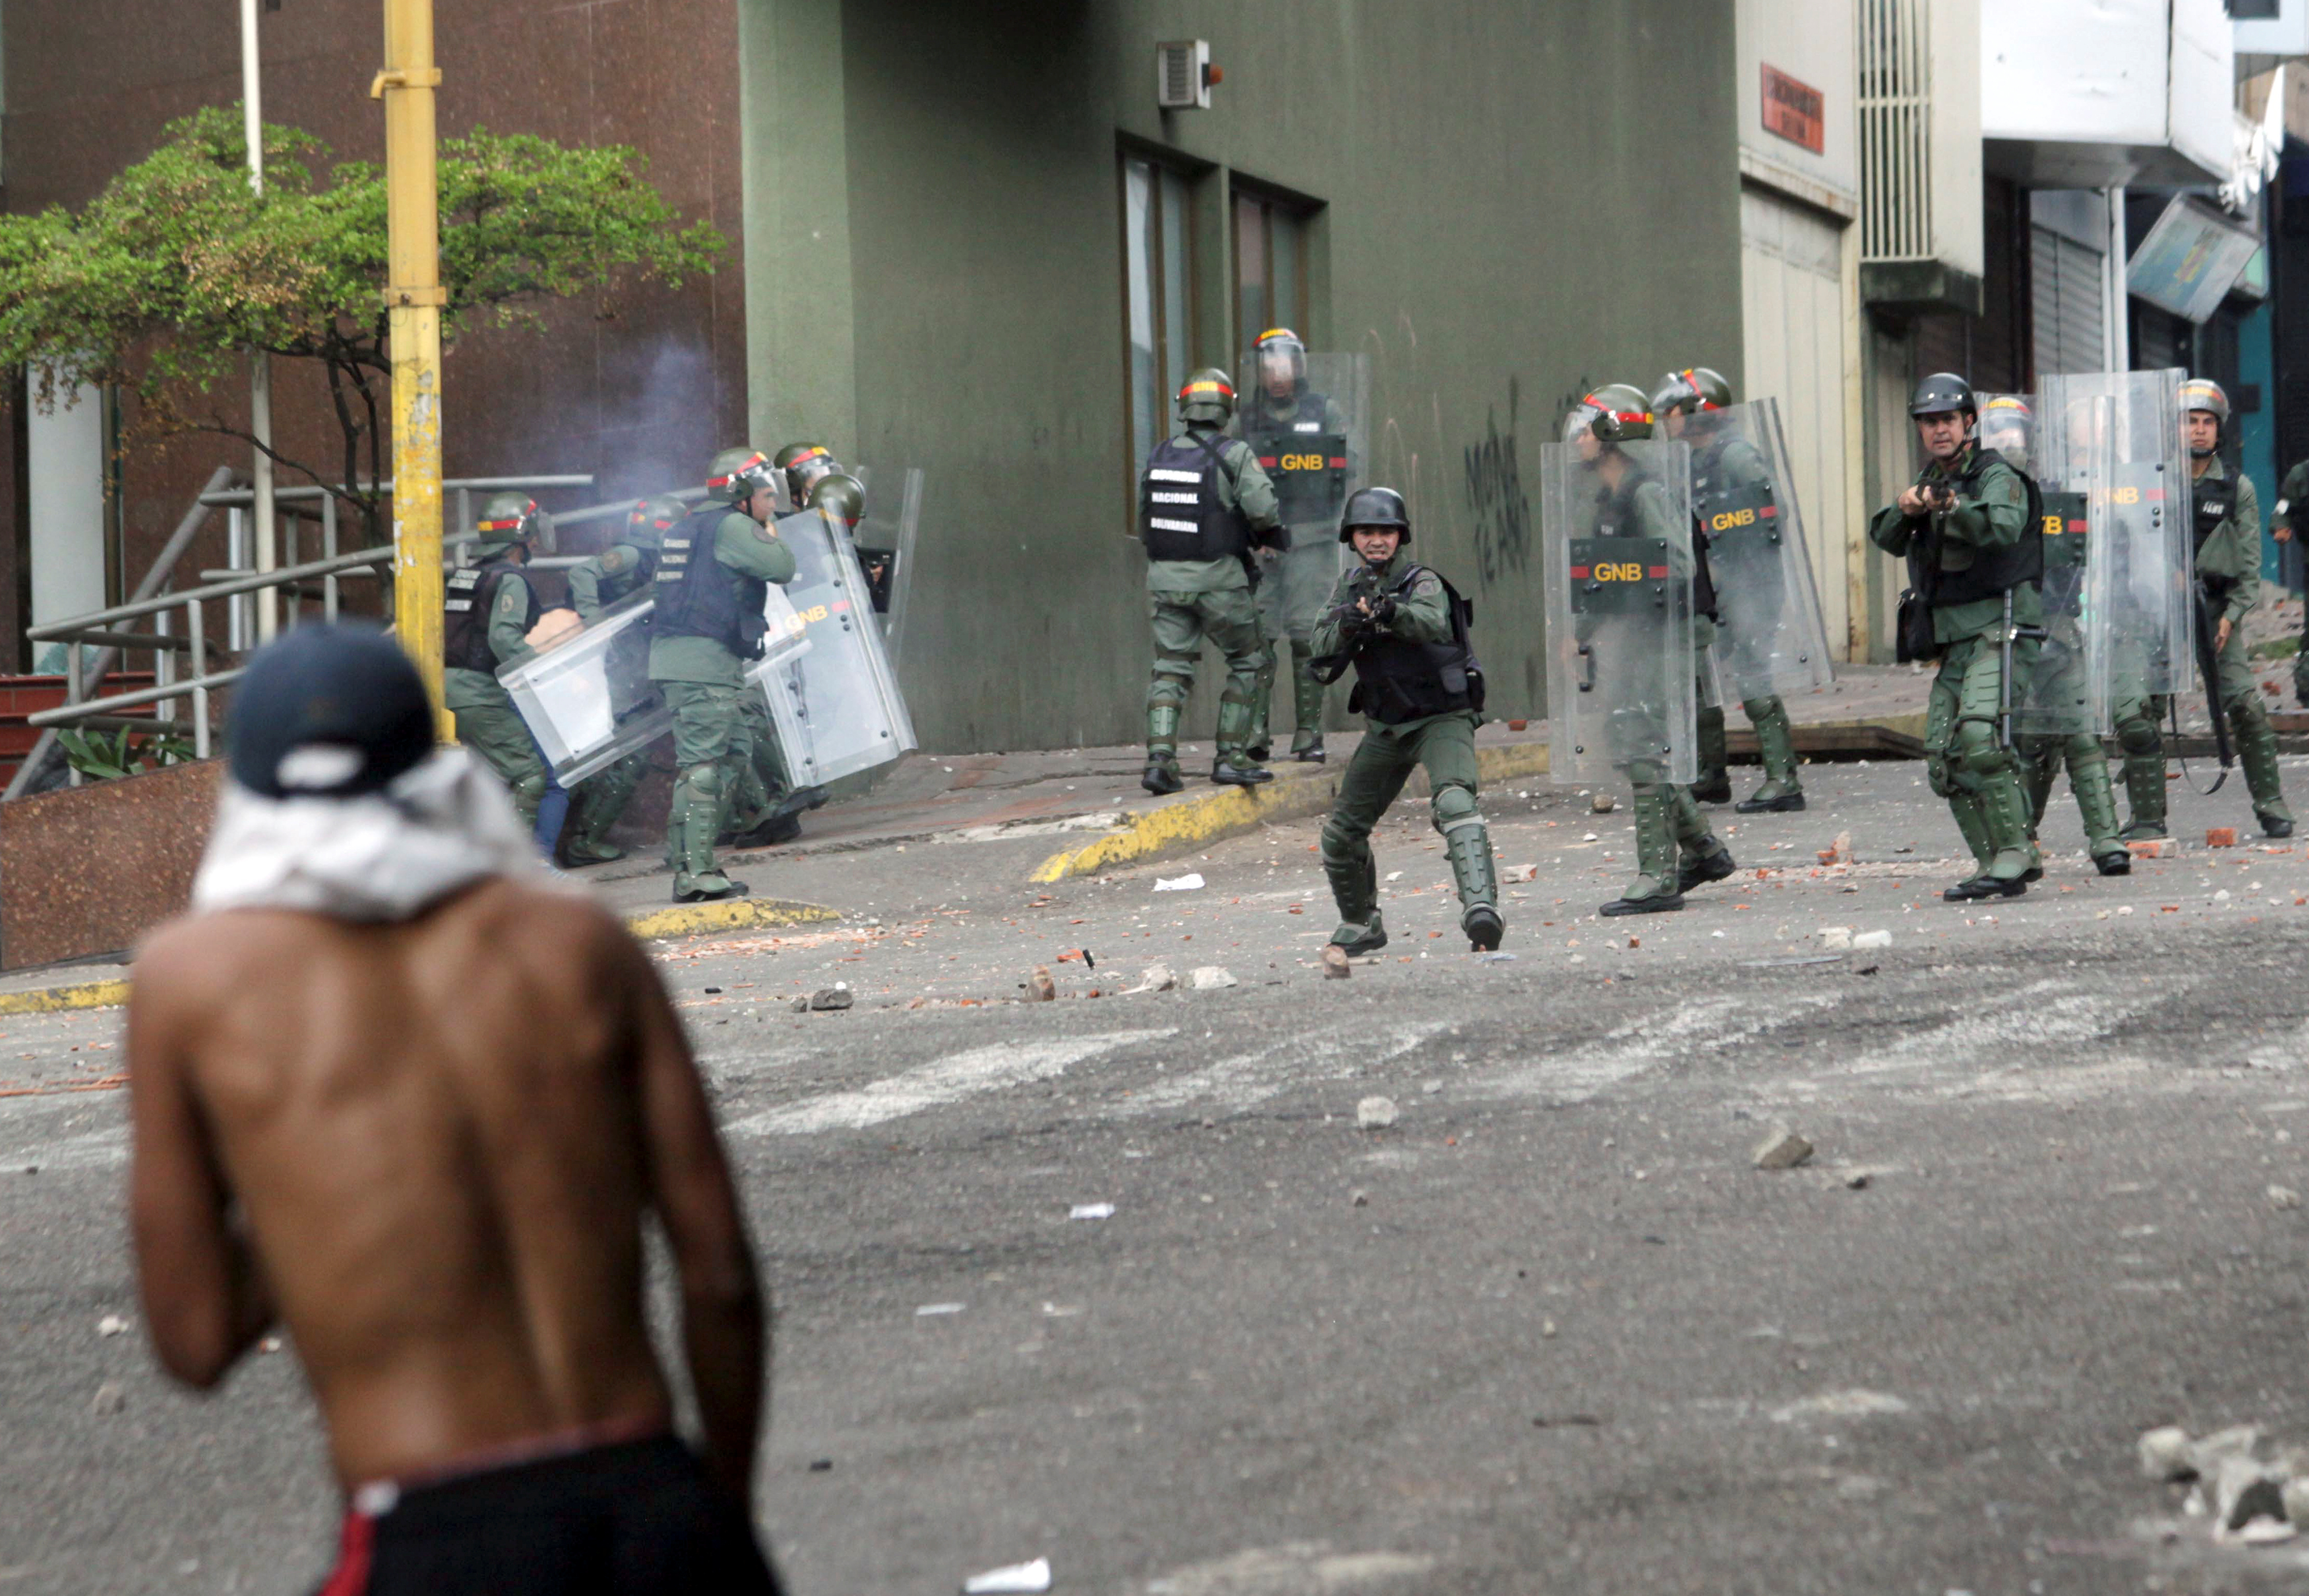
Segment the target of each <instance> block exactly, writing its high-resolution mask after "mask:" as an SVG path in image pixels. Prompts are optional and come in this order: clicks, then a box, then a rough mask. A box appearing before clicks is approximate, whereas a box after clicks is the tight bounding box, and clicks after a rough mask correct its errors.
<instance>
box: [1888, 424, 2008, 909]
mask: <svg viewBox="0 0 2309 1596" xmlns="http://www.w3.org/2000/svg"><path fill="white" fill-rule="evenodd" d="M1931 380H1932V379H1927V382H1930V381H1931ZM1964 403H1965V405H1966V407H1967V408H1969V407H1970V405H1971V395H1970V391H1969V389H1967V390H1966V391H1965V395H1964ZM1916 486H1918V487H1931V488H1941V487H1947V488H1949V489H1950V490H1951V491H1953V492H1954V493H1955V494H1956V496H1957V497H1956V505H1955V507H1954V508H1953V509H1951V510H1948V511H1945V512H1942V513H1939V514H1937V515H1926V516H1911V515H1907V514H1905V513H1903V512H1902V511H1901V509H1900V507H1899V505H1898V504H1897V503H1896V504H1892V505H1886V506H1885V507H1884V508H1883V509H1881V510H1880V511H1878V512H1877V513H1876V515H1875V517H1874V519H1873V520H1872V521H1871V522H1869V523H1868V538H1869V540H1870V541H1871V542H1872V543H1874V544H1875V545H1876V547H1877V548H1881V549H1883V550H1884V551H1885V552H1886V553H1888V554H1891V555H1894V556H1904V557H1905V556H1907V555H1908V554H1909V552H1910V549H1911V548H1912V547H1913V548H1924V547H1926V546H1927V545H1926V544H1924V543H1920V541H1919V540H1920V539H1927V540H1928V539H1933V537H1934V535H1935V523H1936V522H1937V548H1936V553H1935V555H1934V556H1933V561H1934V563H1933V567H1932V569H1933V573H1934V575H1933V580H1934V581H1936V582H1941V583H1943V584H1945V583H1949V582H1951V581H1952V580H1953V579H1957V578H1960V577H1961V576H1962V575H1963V574H1965V573H1967V572H1970V571H1972V570H1974V569H1975V568H1976V566H1977V565H1981V564H1982V563H1983V562H1985V561H1987V560H1989V559H1991V558H1992V557H1993V556H1994V555H1995V551H1997V550H2001V549H2013V548H2018V547H2019V545H2020V543H2021V540H2022V539H2024V538H2025V537H2029V536H2034V535H2036V532H2037V529H2036V528H2035V527H2033V526H2031V525H2030V524H2029V520H2028V485H2027V483H2025V482H2024V481H2023V480H2022V479H2021V477H2020V474H2019V472H2018V471H2016V470H2013V469H2012V468H2011V466H2010V465H2008V464H2006V463H2005V462H2003V461H2002V460H2001V459H1999V458H1997V457H1995V456H1993V455H1985V456H1984V455H1982V454H1980V453H1979V452H1978V451H1977V449H1976V447H1975V445H1974V444H1971V443H1970V442H1967V444H1965V446H1964V450H1963V453H1960V454H1959V456H1958V457H1957V459H1956V460H1955V461H1953V462H1950V464H1949V465H1948V466H1946V467H1943V466H1942V465H1941V463H1940V462H1937V461H1934V462H1932V463H1931V464H1929V465H1927V466H1926V467H1925V468H1924V470H1923V472H1921V473H1920V474H1919V475H1918V477H1917V479H1916ZM2011 598H2012V620H2013V623H2014V625H2016V626H2023V627H2032V628H2033V627H2037V626H2041V625H2042V624H2043V622H2044V606H2043V603H2042V600H2041V599H2040V597H2039V595H2038V592H2037V583H2036V582H2034V581H2024V582H2019V583H2018V584H2017V585H2016V586H2014V587H2013V589H2012V592H2011ZM2003 625H2004V599H2003V597H2002V594H1995V595H1991V596H1988V597H1984V598H1974V599H1967V600H1961V601H1957V602H1950V603H1936V604H1934V605H1933V610H1932V631H1933V643H1934V644H1935V645H1936V646H1937V648H1938V650H1939V655H1940V674H1939V675H1938V676H1937V677H1934V678H1933V688H1932V695H1931V699H1930V701H1929V703H1928V705H1927V708H1926V711H1925V715H1924V769H1925V772H1926V774H1927V775H1928V777H1929V778H1930V780H1931V782H1932V788H1933V791H1934V792H1935V793H1937V794H1939V795H1940V796H1941V798H1946V799H1947V800H1948V804H1949V809H1950V813H1951V814H1952V815H1954V816H1955V818H1956V824H1957V829H1958V830H1959V832H1960V833H1963V836H1964V840H1965V843H1966V845H1967V847H1968V848H1969V849H1970V850H1971V851H1972V855H1973V858H1975V859H1976V861H1978V864H1979V866H1980V870H1979V874H1978V875H1976V876H1974V877H1972V878H1970V879H1969V880H1968V881H1967V883H1966V884H1964V885H1963V886H1962V887H1959V888H1951V889H1950V893H1951V894H1952V895H1955V896H1959V897H1983V896H2017V895H2018V894H2019V892H2020V891H2022V890H2024V886H2023V884H2024V883H2025V882H2026V881H2028V880H2029V879H2032V878H2033V877H2034V876H2036V875H2038V874H2041V873H2042V865H2041V862H2040V860H2039V858H2038V856H2037V850H2036V845H2035V843H2034V841H2033V840H2032V839H2031V837H2030V833H2029V816H2028V795H2027V793H2026V792H2025V791H2024V790H2023V789H2022V787H2021V784H2020V778H2019V772H2018V770H2017V769H2016V764H2015V761H2014V759H2013V756H2012V752H2011V749H2009V748H2007V747H2006V746H2004V744H2003V741H2002V735H2001V729H2000V726H1999V712H2000V709H2001V707H2002V703H2003V702H2004V694H2003V689H2004V671H2003V652H2002V642H2003V639H2002V630H2003ZM2036 656H2037V643H2036V642H2035V641H2034V640H2032V639H2024V640H2022V641H2020V642H2019V643H2017V644H2016V645H2015V646H2014V650H2013V671H2014V676H2015V678H2016V679H2015V682H2014V684H2013V694H2012V696H2013V697H2014V698H2015V699H2017V698H2019V696H2020V692H2021V686H2022V683H2023V682H2025V680H2026V673H2027V672H2028V670H2029V669H2032V668H2033V667H2034V665H2035V663H2036Z"/></svg>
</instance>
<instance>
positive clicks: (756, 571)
mask: <svg viewBox="0 0 2309 1596" xmlns="http://www.w3.org/2000/svg"><path fill="white" fill-rule="evenodd" d="M773 470H774V468H773V467H772V466H771V464H770V462H769V458H768V457H767V456H766V455H764V454H763V453H760V452H759V451H758V450H754V449H748V448H745V447H742V446H740V447H738V448H734V449H724V450H722V453H719V454H717V455H715V456H714V457H713V464H712V465H711V466H710V467H708V468H707V470H706V482H705V486H706V488H707V491H708V494H709V498H708V500H707V502H706V503H705V505H701V506H700V507H699V508H698V509H696V511H694V512H692V513H690V515H689V516H688V519H686V520H684V521H683V522H681V524H680V525H679V526H677V527H674V528H672V529H671V530H670V531H667V532H666V533H665V535H664V540H663V545H662V548H661V549H660V551H659V556H658V567H657V574H656V577H655V581H654V585H655V587H656V590H657V610H656V614H655V616H654V617H653V620H652V636H651V639H650V660H649V674H650V680H651V681H653V682H654V683H656V684H657V686H658V690H659V691H660V692H661V693H662V694H664V696H665V701H666V703H667V706H668V707H669V708H670V709H671V710H672V711H673V748H674V761H675V763H676V765H677V766H678V767H679V775H678V777H677V778H676V781H675V783H674V790H673V808H672V812H671V814H670V816H669V818H668V820H667V823H666V834H665V835H666V855H667V860H668V862H669V863H670V864H671V865H672V867H673V870H674V877H673V901H674V902H677V903H688V902H699V901H710V900H713V899H718V898H736V897H742V896H744V895H745V893H746V892H747V890H748V888H747V886H746V884H745V883H743V882H740V881H732V880H731V879H730V877H729V876H725V875H723V874H722V871H721V870H720V868H719V867H717V866H716V864H715V862H714V858H713V842H714V839H715V838H716V837H717V836H718V835H719V834H720V833H721V830H722V815H723V812H724V809H725V807H726V806H727V805H728V803H729V802H730V800H731V797H732V794H733V789H734V788H735V786H736V774H737V772H736V770H735V768H733V767H735V766H737V765H739V764H740V763H743V762H744V761H745V760H746V759H747V758H748V756H749V755H750V752H751V749H750V742H751V739H750V738H748V735H747V731H746V717H745V711H744V707H743V702H742V701H743V699H744V696H745V669H746V662H747V661H748V660H757V659H759V658H760V657H761V652H762V640H763V637H764V635H765V633H766V631H767V627H768V621H767V619H766V618H765V616H764V614H763V606H764V605H765V604H766V603H767V602H768V599H769V594H768V588H767V584H768V583H771V582H777V583H780V584H782V585H783V583H785V582H791V581H792V580H793V575H794V556H793V551H792V550H791V549H790V548H786V547H785V545H784V544H783V543H781V542H779V541H778V539H777V534H776V533H775V532H774V531H771V530H770V527H769V523H770V520H771V517H772V516H773V515H774V514H775V513H776V502H777V495H776V489H775V487H774V481H773V475H772V473H773Z"/></svg>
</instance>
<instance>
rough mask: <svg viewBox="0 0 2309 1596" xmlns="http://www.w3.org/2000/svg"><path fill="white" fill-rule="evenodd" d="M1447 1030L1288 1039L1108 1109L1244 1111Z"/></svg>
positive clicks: (1410, 1028)
mask: <svg viewBox="0 0 2309 1596" xmlns="http://www.w3.org/2000/svg"><path fill="white" fill-rule="evenodd" d="M1449 1024H1450V1022H1449V1021H1448V1020H1434V1021H1430V1022H1425V1023H1423V1024H1417V1025H1397V1026H1394V1027H1392V1028H1390V1029H1389V1030H1388V1031H1386V1032H1384V1033H1383V1034H1382V1036H1380V1037H1379V1038H1372V1037H1371V1036H1370V1035H1369V1034H1368V1033H1367V1032H1364V1031H1361V1030H1360V1029H1358V1030H1355V1031H1336V1032H1334V1033H1332V1034H1330V1035H1327V1036H1324V1037H1320V1038H1318V1039H1314V1040H1309V1039H1308V1038H1305V1037H1292V1038H1290V1039H1288V1040H1284V1041H1279V1042H1273V1043H1270V1044H1268V1045H1267V1047H1264V1048H1254V1049H1253V1050H1252V1051H1250V1052H1248V1053H1238V1054H1236V1055H1235V1056H1234V1057H1232V1058H1223V1059H1221V1060H1219V1062H1218V1063H1216V1064H1214V1065H1208V1066H1207V1067H1206V1068H1203V1069H1198V1070H1196V1071H1194V1072H1193V1073H1192V1074H1184V1075H1180V1076H1179V1077H1177V1078H1176V1079H1174V1080H1168V1081H1164V1082H1162V1083H1160V1084H1158V1085H1155V1086H1154V1087H1151V1088H1149V1089H1148V1090H1146V1091H1141V1092H1139V1093H1137V1095H1135V1096H1133V1097H1131V1098H1129V1099H1127V1100H1122V1101H1120V1102H1118V1103H1116V1104H1114V1105H1112V1106H1113V1108H1114V1109H1115V1111H1116V1112H1117V1113H1119V1114H1121V1115H1124V1116H1130V1115H1141V1114H1161V1113H1164V1112H1167V1111H1169V1110H1172V1109H1180V1108H1183V1107H1185V1106H1186V1105H1187V1104H1189V1103H1198V1102H1202V1101H1204V1100H1210V1101H1212V1102H1213V1103H1215V1105H1216V1106H1218V1107H1220V1108H1223V1109H1229V1110H1231V1111H1232V1110H1239V1109H1248V1108H1250V1107H1251V1106H1252V1105H1254V1104H1257V1103H1262V1102H1265V1101H1266V1100H1267V1099H1268V1098H1271V1097H1274V1096H1276V1095H1277V1094H1278V1093H1281V1092H1284V1091H1288V1090H1289V1089H1290V1088H1292V1087H1293V1086H1296V1085H1299V1084H1302V1083H1307V1082H1312V1081H1329V1080H1337V1079H1338V1078H1340V1077H1341V1076H1343V1075H1347V1074H1352V1073H1353V1069H1354V1066H1356V1065H1363V1064H1384V1063H1386V1062H1387V1061H1388V1060H1389V1059H1393V1058H1400V1057H1403V1055H1405V1053H1408V1052H1410V1051H1411V1050H1412V1049H1414V1048H1417V1047H1418V1046H1419V1045H1420V1044H1421V1043H1422V1042H1424V1041H1425V1040H1427V1039H1428V1038H1430V1037H1431V1036H1434V1035H1436V1034H1437V1033H1438V1032H1440V1031H1443V1030H1444V1029H1446V1028H1447V1027H1448V1026H1449Z"/></svg>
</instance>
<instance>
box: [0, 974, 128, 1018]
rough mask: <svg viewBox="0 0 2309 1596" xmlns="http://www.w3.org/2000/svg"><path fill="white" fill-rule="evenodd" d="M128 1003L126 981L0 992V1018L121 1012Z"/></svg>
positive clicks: (83, 983)
mask: <svg viewBox="0 0 2309 1596" xmlns="http://www.w3.org/2000/svg"><path fill="white" fill-rule="evenodd" d="M127 1001H128V983H127V982H126V981H83V982H82V983H81V984H80V985H78V986H76V987H43V988H39V990H37V991H32V992H0V1014H62V1013H63V1012H65V1010H66V1009H76V1008H118V1007H119V1006H120V1005H122V1004H124V1003H126V1002H127Z"/></svg>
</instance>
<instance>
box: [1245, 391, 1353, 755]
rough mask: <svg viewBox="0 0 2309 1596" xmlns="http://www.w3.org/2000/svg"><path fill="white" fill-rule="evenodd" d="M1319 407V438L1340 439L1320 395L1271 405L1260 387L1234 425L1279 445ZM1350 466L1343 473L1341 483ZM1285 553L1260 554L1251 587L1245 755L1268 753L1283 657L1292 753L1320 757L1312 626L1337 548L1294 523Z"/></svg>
mask: <svg viewBox="0 0 2309 1596" xmlns="http://www.w3.org/2000/svg"><path fill="white" fill-rule="evenodd" d="M1318 405H1319V406H1320V408H1321V410H1322V427H1323V430H1324V431H1325V432H1326V433H1329V434H1336V435H1338V436H1345V434H1346V431H1347V417H1346V412H1345V411H1344V410H1341V409H1340V408H1339V406H1338V404H1337V403H1336V401H1333V400H1331V399H1330V398H1328V397H1327V396H1325V395H1322V394H1307V395H1302V396H1297V397H1293V398H1289V399H1284V400H1282V401H1277V400H1276V398H1275V397H1274V396H1273V395H1272V394H1270V393H1267V389H1266V388H1265V387H1264V386H1263V385H1262V386H1261V387H1260V388H1259V390H1258V393H1257V394H1256V395H1255V396H1254V397H1253V398H1252V400H1251V401H1250V412H1249V414H1247V415H1246V416H1245V417H1244V418H1243V419H1242V423H1241V426H1242V431H1243V433H1244V435H1245V436H1246V438H1247V439H1250V440H1253V441H1256V440H1257V439H1258V438H1261V437H1273V438H1276V439H1278V440H1280V441H1281V444H1282V446H1284V447H1287V446H1288V445H1289V442H1290V439H1291V437H1292V434H1291V432H1290V431H1289V430H1288V429H1289V427H1291V425H1292V423H1293V420H1294V419H1295V418H1298V417H1299V415H1300V414H1301V412H1302V410H1312V409H1313V408H1315V407H1316V406H1318ZM1353 469H1354V468H1353V465H1352V464H1351V465H1350V466H1349V468H1348V476H1349V479H1350V480H1352V479H1353ZM1288 524H1290V525H1291V527H1292V528H1293V536H1292V539H1291V547H1290V548H1286V549H1284V550H1283V551H1282V552H1280V553H1276V554H1262V555H1261V556H1259V558H1260V564H1261V565H1263V566H1264V567H1265V570H1264V573H1263V576H1262V580H1261V581H1260V582H1259V584H1258V627H1259V639H1260V646H1259V657H1258V686H1257V687H1256V688H1255V689H1254V690H1253V692H1252V695H1251V713H1252V725H1253V729H1252V732H1251V738H1250V755H1251V757H1252V758H1253V759H1258V760H1264V759H1265V758H1266V757H1267V754H1268V752H1269V751H1270V744H1269V742H1268V738H1267V718H1268V716H1269V714H1270V713H1271V712H1272V710H1273V705H1274V699H1275V683H1276V677H1277V676H1278V675H1279V674H1280V671H1281V667H1282V661H1283V658H1284V654H1286V653H1287V654H1288V655H1289V657H1290V660H1291V703H1292V727H1293V731H1292V737H1291V752H1292V754H1293V755H1294V756H1296V757H1298V758H1300V759H1304V760H1314V761H1320V760H1321V759H1322V757H1323V697H1324V691H1323V684H1322V683H1321V682H1319V681H1317V680H1316V679H1315V672H1314V666H1313V662H1314V659H1315V642H1314V640H1315V623H1316V622H1317V620H1319V618H1320V617H1321V616H1322V613H1323V607H1324V605H1325V603H1326V602H1327V601H1328V600H1329V599H1330V597H1331V593H1332V591H1333V589H1334V587H1335V586H1336V583H1337V582H1338V579H1339V548H1338V545H1337V543H1336V542H1335V541H1334V540H1333V539H1332V537H1331V528H1330V525H1329V523H1328V522H1304V521H1294V522H1290V523H1288Z"/></svg>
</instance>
